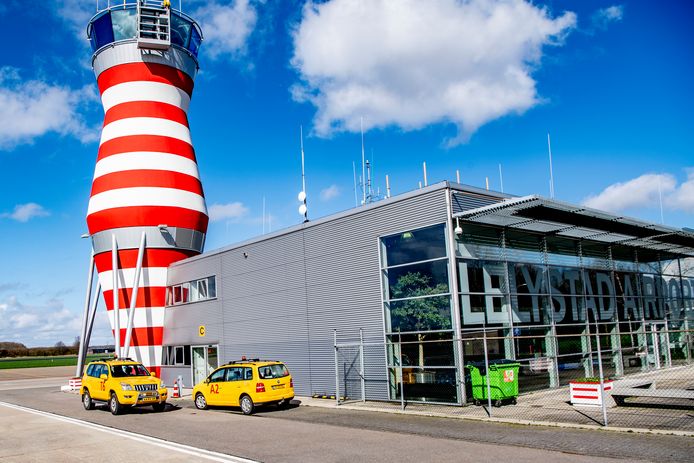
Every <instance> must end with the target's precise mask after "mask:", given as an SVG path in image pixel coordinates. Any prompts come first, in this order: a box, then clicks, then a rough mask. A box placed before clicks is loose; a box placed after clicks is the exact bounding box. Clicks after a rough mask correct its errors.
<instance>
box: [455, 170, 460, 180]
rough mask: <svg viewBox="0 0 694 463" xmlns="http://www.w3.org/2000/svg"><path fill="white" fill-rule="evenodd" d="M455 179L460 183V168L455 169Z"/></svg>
mask: <svg viewBox="0 0 694 463" xmlns="http://www.w3.org/2000/svg"><path fill="white" fill-rule="evenodd" d="M455 181H456V182H457V183H460V170H458V169H456V170H455Z"/></svg>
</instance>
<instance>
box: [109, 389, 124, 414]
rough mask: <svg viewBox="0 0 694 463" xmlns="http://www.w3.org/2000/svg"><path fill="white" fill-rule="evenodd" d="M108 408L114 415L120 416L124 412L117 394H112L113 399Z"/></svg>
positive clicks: (110, 400)
mask: <svg viewBox="0 0 694 463" xmlns="http://www.w3.org/2000/svg"><path fill="white" fill-rule="evenodd" d="M108 408H109V410H111V413H112V414H113V415H118V414H120V412H121V411H123V406H122V405H121V404H120V402H118V396H116V393H115V392H112V393H111V398H110V399H109V401H108Z"/></svg>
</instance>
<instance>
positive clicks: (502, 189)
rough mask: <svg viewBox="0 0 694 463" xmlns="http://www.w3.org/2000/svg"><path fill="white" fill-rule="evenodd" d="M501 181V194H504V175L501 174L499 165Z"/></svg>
mask: <svg viewBox="0 0 694 463" xmlns="http://www.w3.org/2000/svg"><path fill="white" fill-rule="evenodd" d="M499 181H500V182H501V192H502V193H503V192H504V174H503V173H501V164H499Z"/></svg>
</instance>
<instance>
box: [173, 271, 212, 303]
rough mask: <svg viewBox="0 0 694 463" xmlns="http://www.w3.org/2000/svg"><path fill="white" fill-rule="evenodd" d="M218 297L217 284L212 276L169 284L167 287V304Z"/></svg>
mask: <svg viewBox="0 0 694 463" xmlns="http://www.w3.org/2000/svg"><path fill="white" fill-rule="evenodd" d="M216 297H217V285H216V281H215V277H213V276H211V277H207V278H202V279H199V280H193V281H187V282H185V283H181V284H177V285H173V286H169V287H168V288H167V296H166V304H167V305H177V304H186V303H188V302H198V301H206V300H208V299H214V298H216Z"/></svg>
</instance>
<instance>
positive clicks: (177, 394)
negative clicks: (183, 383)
mask: <svg viewBox="0 0 694 463" xmlns="http://www.w3.org/2000/svg"><path fill="white" fill-rule="evenodd" d="M171 397H172V398H174V399H180V398H181V393H180V391H179V390H178V382H175V383H174V386H173V394H172V395H171Z"/></svg>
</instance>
